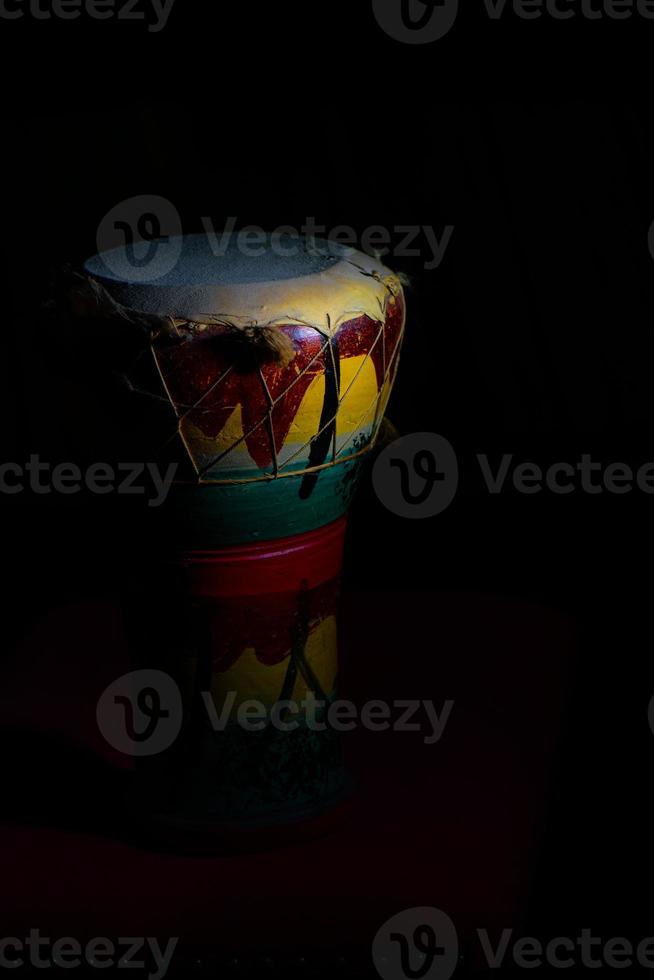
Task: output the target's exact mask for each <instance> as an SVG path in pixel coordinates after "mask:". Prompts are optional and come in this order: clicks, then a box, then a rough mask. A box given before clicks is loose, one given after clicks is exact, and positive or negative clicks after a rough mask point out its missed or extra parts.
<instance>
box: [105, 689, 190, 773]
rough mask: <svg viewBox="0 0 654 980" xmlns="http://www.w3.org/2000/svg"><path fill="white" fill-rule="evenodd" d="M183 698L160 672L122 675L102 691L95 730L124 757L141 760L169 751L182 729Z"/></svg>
mask: <svg viewBox="0 0 654 980" xmlns="http://www.w3.org/2000/svg"><path fill="white" fill-rule="evenodd" d="M182 717H183V708H182V697H181V694H180V692H179V688H178V687H177V684H176V683H175V681H174V680H173V679H172V677H169V675H168V674H166V673H164V672H163V671H161V670H136V671H133V672H132V673H130V674H124V675H123V676H122V677H119V678H118V680H117V681H114V682H113V684H110V685H109V687H108V688H107V689H106V690H105V691H104V692H103V694H102V696H101V697H100V700H99V701H98V706H97V709H96V719H97V722H98V728H99V729H100V731H101V732H102V734H103V736H104V738H105V739H106V740H107V742H108V743H109V745H111V746H112V747H113V748H114V749H117V751H118V752H122V753H123V755H130V756H135V757H144V756H150V755H157V754H158V753H160V752H165V751H166V749H168V748H170V746H171V745H172V744H173V742H174V741H175V739H176V738H177V736H178V735H179V733H180V731H181V729H182Z"/></svg>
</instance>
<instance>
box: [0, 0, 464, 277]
mask: <svg viewBox="0 0 654 980" xmlns="http://www.w3.org/2000/svg"><path fill="white" fill-rule="evenodd" d="M0 2H2V0H0ZM199 220H200V222H201V224H202V228H203V229H204V232H205V236H206V240H207V243H208V246H209V248H210V250H211V252H212V253H213V255H215V256H216V258H221V257H223V256H224V255H225V253H226V252H227V250H228V249H231V250H236V251H238V252H240V253H241V254H242V255H244V256H246V257H252V258H257V257H258V256H261V255H265V254H266V253H268V252H272V253H273V254H275V255H279V256H281V257H282V258H288V257H292V256H294V255H298V254H300V252H303V251H304V250H305V249H308V250H309V252H311V253H313V254H315V255H321V254H333V248H334V246H336V247H340V248H342V249H344V250H345V252H346V253H347V250H348V249H352V250H354V249H359V250H360V251H362V252H365V253H366V254H367V255H370V256H372V257H374V258H376V259H385V258H386V257H387V256H392V257H393V258H394V259H422V260H423V268H424V269H425V271H426V272H432V271H433V270H434V269H437V268H438V267H439V266H440V265H441V263H442V262H443V259H444V258H445V253H446V251H447V250H448V248H449V246H450V242H451V240H452V235H453V234H454V225H444V226H443V228H442V230H441V229H437V228H434V227H433V226H432V225H417V224H397V225H393V226H385V225H368V226H367V227H365V228H363V229H359V230H358V231H357V230H356V229H355V228H353V227H352V226H351V225H336V226H334V227H333V228H330V227H328V226H327V225H324V224H320V223H319V222H318V221H317V220H316V218H313V217H307V218H306V219H305V220H304V221H303V222H302V223H301V224H300V225H298V226H294V225H279V226H278V227H276V228H274V229H272V231H266V230H265V229H264V228H262V227H261V226H260V225H246V226H245V227H242V228H238V227H237V226H238V218H236V217H234V216H231V217H229V218H227V220H226V222H225V224H224V227H223V228H221V229H217V228H216V226H215V224H214V222H213V220H212V219H211V217H209V216H207V215H202V216H201V217H200V219H199ZM181 236H182V221H181V218H180V215H179V213H178V211H177V209H176V208H175V206H174V204H172V203H171V202H170V201H168V200H166V198H163V197H158V196H157V195H154V194H144V195H141V196H139V197H130V198H128V199H127V200H125V201H121V202H120V203H119V204H116V205H115V207H113V208H112V209H111V210H110V211H109V212H108V213H107V214H106V215H105V216H104V217H103V218H102V221H101V222H100V225H99V227H98V234H97V240H96V244H97V248H98V252H100V253H102V261H103V262H104V264H105V266H106V268H107V271H108V272H110V273H112V274H114V275H117V276H119V277H120V278H121V279H126V280H128V281H130V282H154V281H156V280H158V279H161V278H162V277H163V276H165V275H166V274H167V273H168V272H170V271H171V269H173V268H174V266H175V265H176V263H177V261H178V259H179V257H180V255H181V251H182V247H183V243H182V238H181ZM330 250H331V251H330Z"/></svg>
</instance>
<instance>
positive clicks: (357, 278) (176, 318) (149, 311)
mask: <svg viewBox="0 0 654 980" xmlns="http://www.w3.org/2000/svg"><path fill="white" fill-rule="evenodd" d="M177 248H178V251H179V255H178V258H177V261H176V262H175V264H174V266H173V268H172V269H163V271H162V269H161V268H159V267H158V259H157V256H156V254H155V257H154V259H153V260H152V261H151V262H150V263H149V265H148V269H147V278H145V277H144V275H143V269H142V268H138V269H136V270H135V268H134V265H133V255H132V253H131V252H130V249H128V248H124V249H113V250H111V251H110V252H103V253H101V254H99V255H97V256H95V257H94V258H92V259H90V260H88V261H87V263H86V265H85V275H86V277H88V285H89V286H90V287H91V288H92V291H93V296H94V301H95V302H96V303H97V304H98V305H99V306H101V307H102V308H103V310H104V314H105V315H110V316H116V317H121V318H123V319H132V320H134V321H137V322H140V323H146V324H147V325H148V328H149V330H150V334H151V349H152V355H153V358H154V362H155V364H156V368H157V372H158V376H159V377H160V381H161V389H162V393H164V394H165V397H166V398H167V399H169V401H170V404H171V405H172V407H173V409H174V412H175V416H176V424H175V429H174V432H173V433H171V438H173V439H175V440H178V441H180V443H181V445H182V446H183V448H184V453H185V455H186V456H187V457H188V460H189V461H190V463H191V464H192V467H193V471H192V478H191V479H188V480H183V479H182V480H179V481H178V482H177V484H176V485H175V488H174V492H173V493H172V494H171V497H170V499H169V501H168V503H167V522H168V527H169V529H170V531H169V533H170V538H171V541H174V542H175V545H174V551H175V554H174V556H173V559H172V565H171V568H175V569H176V572H177V578H176V579H174V581H176V583H177V584H176V586H175V587H174V588H177V589H178V590H179V597H180V605H183V606H184V608H185V609H186V611H187V612H186V619H185V626H184V631H185V632H186V636H185V637H184V639H183V644H182V645H183V647H184V651H183V652H182V651H178V654H177V660H178V664H177V667H178V668H179V669H178V670H177V672H176V673H177V676H178V678H180V679H181V680H180V683H181V684H182V685H183V687H184V691H185V694H186V705H187V706H188V707H187V711H186V712H185V726H184V732H185V733H186V735H185V737H184V738H182V739H181V742H180V744H181V745H183V746H184V749H183V751H181V754H180V753H178V754H177V756H176V763H175V765H174V766H173V767H172V768H171V767H168V768H165V770H163V769H162V765H161V760H159V763H158V766H157V770H156V771H157V779H158V783H157V785H158V790H157V792H155V793H154V794H153V796H152V799H153V800H154V798H155V797H156V803H153V808H154V809H156V810H157V811H158V812H159V813H164V814H168V815H170V817H171V819H173V818H174V819H175V820H181V821H188V822H190V823H192V824H193V825H206V826H208V827H209V826H214V827H217V828H220V827H225V826H228V827H232V828H233V827H238V828H245V827H261V826H263V825H271V824H276V823H279V822H287V821H293V820H298V819H303V818H306V817H311V816H313V815H314V814H316V813H318V812H320V811H321V810H323V809H324V808H325V806H326V805H328V804H329V803H330V802H331V801H333V800H335V799H337V798H338V797H339V795H340V794H341V793H342V791H343V786H344V775H343V768H342V764H341V758H340V753H339V747H338V744H337V739H336V737H335V733H334V732H333V731H332V730H331V729H330V727H329V725H324V724H309V717H308V711H309V706H310V705H311V700H313V701H315V702H318V705H319V707H318V709H316V708H315V706H314V708H313V714H312V719H313V721H314V722H316V721H319V720H323V721H324V717H325V715H326V711H327V709H328V707H329V704H330V703H331V702H332V701H333V700H334V697H335V691H336V681H337V628H336V602H337V592H338V580H339V575H340V570H341V565H342V550H343V538H344V532H345V520H346V517H345V515H346V514H347V511H348V508H349V505H350V503H351V500H352V497H353V494H354V492H355V488H356V484H357V480H358V478H359V475H360V473H361V468H362V462H363V461H364V459H365V456H366V454H367V453H369V451H370V450H371V448H372V446H373V445H374V442H375V438H376V436H377V433H378V430H379V427H380V425H381V422H382V418H383V414H384V410H385V406H386V403H387V401H388V398H389V395H390V392H391V389H392V386H393V382H394V379H395V375H396V372H397V367H398V362H399V355H400V348H401V343H402V338H403V333H404V324H405V305H404V296H403V291H402V287H401V284H400V281H399V279H398V278H397V277H396V276H395V275H394V274H393V273H391V272H390V271H389V270H388V269H386V268H385V267H384V266H383V265H382V264H380V263H379V262H378V261H375V260H373V259H371V258H370V257H369V256H367V255H364V254H362V253H359V252H356V251H354V250H352V249H346V248H343V247H339V246H337V245H335V244H333V243H327V242H316V241H313V242H309V241H308V240H305V239H302V238H281V237H280V238H277V239H275V238H273V237H268V238H267V239H266V243H265V246H264V247H262V248H261V249H260V250H259V254H257V255H246V254H243V252H242V251H241V250H240V248H239V245H238V241H237V240H236V239H233V240H231V241H230V243H229V244H228V245H227V246H226V247H225V246H224V245H223V246H222V247H221V249H220V254H214V249H213V248H212V242H211V241H210V240H209V238H207V237H206V236H203V235H193V236H186V237H184V238H183V239H182V240H181V242H180V241H179V240H178V242H177ZM155 251H156V250H155ZM171 581H173V579H171ZM182 599H183V602H182ZM174 657H175V653H174V652H173V658H174ZM207 692H210V694H211V701H212V702H213V705H214V709H215V712H216V713H217V714H221V712H223V711H224V709H225V707H226V706H227V707H230V709H231V710H230V715H229V721H228V723H227V724H226V725H225V726H223V727H222V729H221V730H220V731H215V730H214V729H215V725H214V726H212V724H211V723H210V718H209V717H208V713H207V712H206V711H205V709H206V706H207V698H206V693H207ZM200 695H202V696H200ZM244 706H245V707H249V708H250V709H251V710H252V711H253V712H254V713H255V714H256V711H257V708H258V706H261V708H262V712H264V713H269V712H271V711H272V710H274V709H275V707H276V706H277V707H278V708H279V709H280V710H279V711H278V712H277V721H278V722H280V724H277V725H275V726H273V725H271V724H269V723H266V722H264V721H262V722H261V724H260V725H259V726H258V728H257V730H256V731H253V730H248V731H245V730H244V727H243V724H242V721H239V720H238V713H239V708H243V707H244ZM282 708H283V711H282V710H281V709H282ZM316 710H317V713H316ZM269 717H270V716H269ZM162 773H164V774H162ZM148 786H150V784H149V783H148ZM148 792H150V790H148Z"/></svg>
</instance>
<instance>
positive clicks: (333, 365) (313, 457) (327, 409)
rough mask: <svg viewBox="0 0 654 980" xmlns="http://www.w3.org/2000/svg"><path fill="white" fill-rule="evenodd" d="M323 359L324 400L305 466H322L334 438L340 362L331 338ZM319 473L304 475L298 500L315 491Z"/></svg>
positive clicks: (336, 342) (338, 353)
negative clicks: (316, 432) (327, 354)
mask: <svg viewBox="0 0 654 980" xmlns="http://www.w3.org/2000/svg"><path fill="white" fill-rule="evenodd" d="M327 351H328V353H329V356H326V357H325V400H324V402H323V406H322V413H321V415H320V426H319V428H318V435H317V436H316V438H315V439H314V440H313V442H312V443H311V451H310V453H309V462H308V463H307V466H322V464H323V463H324V462H325V461H326V459H327V456H328V454H329V450H330V447H331V445H332V442H333V440H334V438H335V436H336V416H337V415H338V399H339V396H340V391H341V361H340V352H339V349H338V340H337V339H336V337H331V338H330V341H329V346H328V348H327ZM319 476H320V473H306V474H305V475H304V478H303V480H302V483H301V485H300V499H301V500H307V499H308V498H309V497H310V496H311V494H312V493H313V491H314V490H315V489H316V484H317V483H318V477H319Z"/></svg>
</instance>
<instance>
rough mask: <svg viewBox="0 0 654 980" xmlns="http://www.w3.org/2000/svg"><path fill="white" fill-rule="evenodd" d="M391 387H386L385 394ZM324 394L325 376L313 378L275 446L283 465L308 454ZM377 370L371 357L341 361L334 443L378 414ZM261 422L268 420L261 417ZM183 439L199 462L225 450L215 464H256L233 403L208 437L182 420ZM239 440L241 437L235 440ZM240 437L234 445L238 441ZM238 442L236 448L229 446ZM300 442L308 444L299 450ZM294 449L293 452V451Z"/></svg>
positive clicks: (366, 427)
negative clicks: (213, 434) (282, 440)
mask: <svg viewBox="0 0 654 980" xmlns="http://www.w3.org/2000/svg"><path fill="white" fill-rule="evenodd" d="M388 394H390V388H388V390H387V392H386V398H388ZM324 398H325V377H324V375H323V374H321V375H319V376H318V377H316V378H314V379H313V381H312V382H311V384H310V385H309V388H308V389H307V391H306V393H305V395H304V398H303V399H302V402H301V404H300V408H299V410H298V413H297V415H296V417H295V420H294V422H293V424H292V425H291V428H290V430H289V433H288V436H287V437H286V441H285V444H284V446H283V447H282V448H281V450H279V451H278V460H279V463H280V465H281V466H283V465H284V464H285V463H286V462H287V461H288V460H289V459H291V458H292V459H293V462H296V461H297V462H298V463H301V462H302V461H303V460H306V459H307V457H308V455H309V444H310V443H311V440H312V439H313V438H315V436H316V435H317V433H318V432H319V430H320V419H321V415H322V409H323V402H324ZM376 398H377V376H376V372H375V367H374V364H373V362H372V359H371V358H370V357H366V356H365V355H361V356H360V357H349V358H346V359H344V360H342V361H341V399H342V402H341V406H340V409H339V412H338V418H337V424H336V436H337V447H338V446H340V445H341V443H342V442H343V441H344V440H345V439H347V437H348V436H350V435H351V434H352V433H354V432H356V431H357V430H363V431H366V430H369V429H370V427H371V425H372V423H373V422H374V419H375V415H376ZM261 424H262V426H267V422H266V421H265V419H264V420H262V422H261ZM181 431H182V435H183V438H184V441H185V443H186V445H187V448H188V449H189V452H190V454H191V457H192V458H193V459H194V460H195V462H196V464H197V465H198V466H200V467H201V466H203V465H204V463H205V461H207V460H210V459H213V458H215V457H216V456H220V455H222V454H223V453H229V455H228V456H226V457H225V459H224V460H222V461H221V463H220V464H219V465H220V467H221V468H223V467H225V468H229V469H235V468H239V469H241V468H242V469H248V468H250V469H253V470H255V471H258V467H256V466H255V465H254V461H253V460H252V458H251V456H250V454H249V452H248V449H247V445H246V443H245V440H244V438H243V437H244V435H245V433H244V429H243V413H242V410H241V406H240V405H237V406H236V407H235V408H234V411H233V412H232V414H231V415H230V416H229V418H228V420H227V423H226V424H225V426H224V427H223V429H222V431H221V432H220V433H219V434H218V436H217V438H216V439H209V438H207V437H206V436H205V435H204V434H203V433H202V432H201V431H200V429H198V428H197V426H195V425H193V423H192V422H190V421H189V420H185V421H184V422H182V426H181ZM239 440H241V442H239ZM237 443H238V445H236V444H237ZM232 447H236V448H232ZM302 447H306V450H305V451H303V452H299V453H298V450H299V449H301V448H302ZM296 454H297V455H296Z"/></svg>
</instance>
